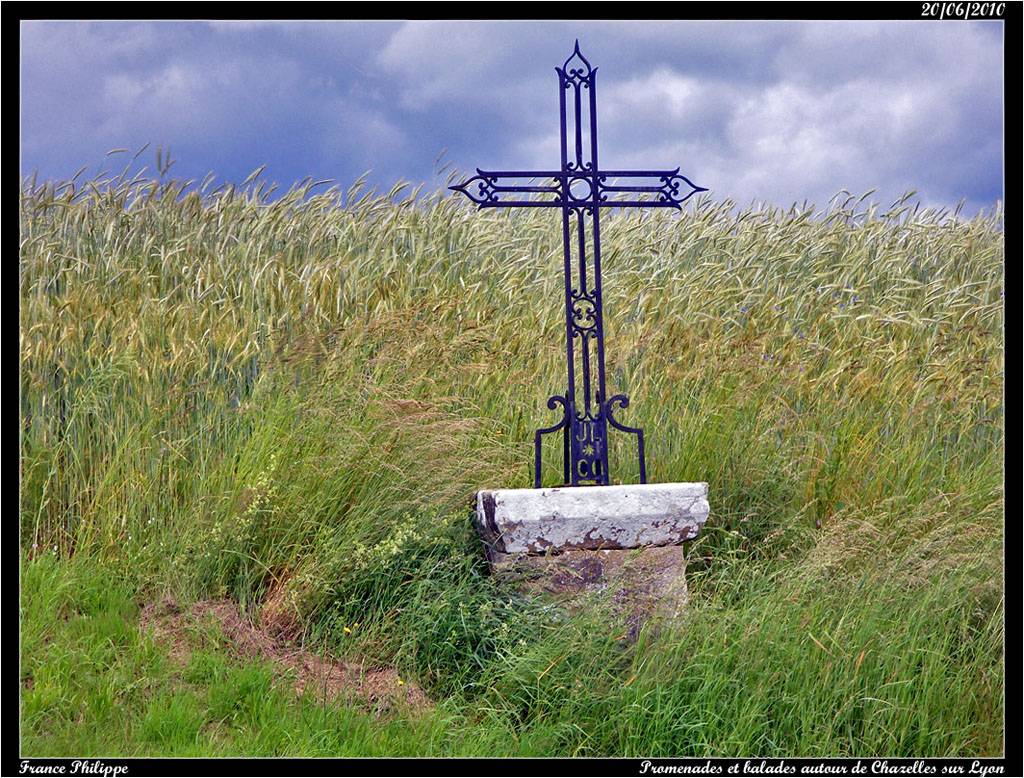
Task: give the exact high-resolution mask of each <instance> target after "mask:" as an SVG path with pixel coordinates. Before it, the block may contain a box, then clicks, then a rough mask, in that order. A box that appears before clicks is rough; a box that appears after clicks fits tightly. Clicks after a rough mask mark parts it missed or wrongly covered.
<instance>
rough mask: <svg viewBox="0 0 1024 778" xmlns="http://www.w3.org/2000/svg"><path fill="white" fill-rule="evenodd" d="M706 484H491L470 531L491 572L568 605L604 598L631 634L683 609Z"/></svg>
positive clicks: (704, 514)
mask: <svg viewBox="0 0 1024 778" xmlns="http://www.w3.org/2000/svg"><path fill="white" fill-rule="evenodd" d="M707 497H708V486H707V484H705V483H675V484H639V485H628V486H583V487H557V488H551V489H496V490H484V491H481V492H479V493H478V494H477V505H476V516H475V519H474V522H475V525H476V528H477V532H478V533H479V535H480V537H481V539H482V540H483V543H484V548H485V550H486V553H487V558H488V560H489V562H490V565H491V570H492V572H493V574H494V575H495V576H496V577H500V578H503V579H505V580H506V581H509V582H511V583H512V584H513V585H515V586H516V588H518V589H519V590H520V591H523V592H524V593H527V594H534V595H537V596H542V597H545V598H549V599H552V600H554V601H555V602H558V603H560V604H563V605H565V606H566V607H567V608H569V609H570V610H572V609H575V608H577V607H579V606H580V605H582V603H583V602H584V601H585V600H586V599H590V598H594V597H605V598H607V602H608V603H609V604H610V605H611V607H612V609H613V611H614V612H615V613H616V615H617V617H619V618H621V619H622V622H623V623H622V627H623V637H624V638H627V639H634V638H635V637H636V634H637V632H638V631H639V629H640V627H641V626H642V625H643V624H644V623H645V622H646V621H648V620H650V619H652V618H661V619H673V618H675V617H677V616H678V615H680V613H681V612H682V610H683V609H684V608H685V606H686V603H687V599H688V592H687V588H686V577H685V571H686V557H685V553H684V550H683V546H682V543H683V542H684V541H687V540H692V539H693V538H695V537H697V534H698V533H699V532H700V528H701V527H702V526H703V525H704V522H705V521H707V518H708V513H709V511H710V508H709V504H708V499H707Z"/></svg>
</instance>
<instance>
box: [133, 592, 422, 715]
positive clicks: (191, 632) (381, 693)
mask: <svg viewBox="0 0 1024 778" xmlns="http://www.w3.org/2000/svg"><path fill="white" fill-rule="evenodd" d="M140 621H141V624H142V627H143V629H144V630H147V631H149V632H151V633H152V634H153V636H154V637H155V638H156V639H157V640H158V641H159V642H161V643H163V644H164V645H166V646H167V649H168V652H169V654H170V657H171V659H172V661H174V662H175V663H177V664H180V665H185V664H186V663H187V662H188V659H189V656H190V655H191V653H192V649H193V645H194V643H195V635H196V632H197V630H201V629H202V628H203V627H204V626H209V625H210V624H215V625H217V626H219V627H220V630H221V632H222V633H223V635H224V638H225V640H226V642H227V648H228V650H229V652H230V653H232V654H233V655H235V656H236V657H238V658H242V659H248V660H256V661H269V662H271V663H272V664H273V665H275V667H277V668H278V669H279V670H280V674H281V678H282V680H287V681H288V682H290V683H291V686H292V688H293V689H294V690H295V692H296V693H297V694H302V693H303V692H306V691H308V692H309V693H310V694H312V695H313V696H314V697H316V698H317V699H319V700H322V701H324V702H333V701H335V700H338V701H342V702H347V703H351V704H357V705H360V706H362V707H365V708H367V709H369V710H371V711H373V712H374V713H377V714H384V713H389V712H393V711H394V712H397V711H402V712H406V713H413V714H415V713H419V712H422V711H425V710H428V709H429V708H431V707H432V704H431V702H430V699H429V698H428V697H427V695H426V693H425V692H424V691H423V690H422V689H421V688H420V687H419V686H417V685H416V684H414V683H411V682H410V681H405V680H403V679H402V678H401V677H400V676H399V674H398V672H397V671H396V670H395V669H394V668H391V667H365V666H364V665H362V664H356V663H351V662H342V661H340V660H337V659H334V658H332V657H329V656H327V655H323V654H318V653H315V652H313V651H310V650H308V649H306V648H304V647H302V646H298V645H294V644H293V643H292V642H291V641H289V640H286V639H284V638H283V637H281V636H279V633H278V634H276V635H275V634H272V633H271V632H269V631H267V630H263V629H260V628H259V627H256V626H254V625H253V624H252V623H251V622H250V621H249V620H248V619H246V618H245V616H243V615H242V614H241V613H239V612H238V608H237V607H236V606H235V604H234V603H233V602H231V601H230V600H202V601H200V602H197V603H195V604H193V605H192V606H191V607H188V608H183V607H181V606H180V605H179V604H178V603H177V601H176V600H174V599H173V598H170V597H165V598H164V599H162V600H160V601H158V602H152V603H148V604H146V605H145V606H144V607H143V608H142V613H141V617H140Z"/></svg>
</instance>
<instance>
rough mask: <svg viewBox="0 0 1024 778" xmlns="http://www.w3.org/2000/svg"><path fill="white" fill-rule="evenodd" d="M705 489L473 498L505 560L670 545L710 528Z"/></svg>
mask: <svg viewBox="0 0 1024 778" xmlns="http://www.w3.org/2000/svg"><path fill="white" fill-rule="evenodd" d="M709 511H710V506H709V505H708V485H707V484H706V483H678V484H631V485H622V486H575V487H571V486H563V487H555V488H551V489H492V490H484V491H480V492H478V493H477V498H476V526H477V531H478V532H479V533H480V535H481V537H482V538H483V540H484V542H485V543H487V544H488V546H489V547H490V548H491V549H492V550H493V551H497V552H499V553H503V554H515V553H530V554H542V553H544V552H546V551H547V550H549V549H553V550H562V549H569V548H585V549H607V548H638V547H641V546H667V545H672V544H675V543H680V542H682V541H684V540H692V539H693V538H695V537H697V533H698V532H700V528H701V527H702V526H703V525H704V522H705V521H707V518H708V513H709Z"/></svg>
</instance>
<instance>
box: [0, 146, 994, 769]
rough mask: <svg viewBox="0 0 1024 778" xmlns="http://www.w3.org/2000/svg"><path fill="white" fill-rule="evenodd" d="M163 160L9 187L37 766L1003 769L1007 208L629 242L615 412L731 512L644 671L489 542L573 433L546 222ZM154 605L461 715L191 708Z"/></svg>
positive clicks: (616, 338) (843, 202) (839, 207)
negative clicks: (223, 606) (148, 627)
mask: <svg viewBox="0 0 1024 778" xmlns="http://www.w3.org/2000/svg"><path fill="white" fill-rule="evenodd" d="M158 167H159V168H160V172H159V173H157V174H154V175H153V176H147V175H145V174H139V175H134V176H133V175H132V174H130V173H129V172H127V170H126V172H124V173H122V174H121V175H120V176H107V177H102V178H100V179H97V180H94V181H80V180H77V179H75V180H73V181H63V182H53V181H46V182H40V181H37V180H35V179H34V178H32V179H27V180H26V181H25V182H24V184H23V187H22V193H21V204H20V207H21V233H20V237H21V244H20V255H19V270H20V277H19V284H20V289H19V293H20V303H21V306H20V364H21V373H20V379H19V380H20V407H21V436H20V468H21V483H20V513H19V526H20V545H21V551H22V565H21V577H22V637H21V650H22V680H23V683H22V698H21V706H22V738H23V741H22V751H23V753H32V754H33V755H40V756H41V755H47V754H55V755H56V754H63V753H76V754H81V753H83V752H91V753H97V754H102V753H105V754H107V755H110V754H111V753H121V754H124V755H134V754H193V755H194V754H211V755H216V754H226V753H246V754H291V755H337V754H342V753H345V754H365V755H371V754H378V755H379V754H395V755H399V754H423V755H427V754H430V755H488V756H490V755H548V756H571V755H586V756H593V755H608V756H634V755H650V756H711V755H761V756H811V755H822V756H845V755H888V756H897V755H915V756H917V755H921V756H924V755H959V756H967V755H997V754H999V753H1001V752H1002V750H1003V724H1002V717H1003V660H1004V657H1003V626H1002V625H1003V609H1004V605H1003V487H1002V484H1003V469H1002V468H1003V446H1004V436H1003V369H1004V362H1003V291H1002V290H1003V261H1004V254H1003V239H1002V213H1001V211H1000V209H999V207H998V206H996V207H995V208H993V209H991V210H990V211H989V212H987V213H984V214H982V215H979V216H976V217H973V218H965V217H963V216H962V215H960V214H959V213H957V212H956V211H950V210H941V209H939V210H936V209H926V208H922V207H920V206H919V205H915V204H914V197H913V194H912V193H911V194H908V195H907V196H906V197H904V198H903V199H901V200H900V201H898V202H896V203H894V204H892V205H890V206H888V207H885V206H879V205H877V204H873V202H872V200H871V197H870V195H868V196H863V197H860V196H854V195H850V194H849V193H845V192H844V193H841V194H839V195H837V197H836V198H834V199H833V201H832V202H831V203H829V204H826V205H824V206H822V207H818V208H815V207H812V206H803V207H792V208H777V207H770V206H756V207H749V208H745V209H744V208H739V207H737V206H735V204H734V203H732V202H729V201H716V200H714V199H712V198H710V197H709V196H707V195H702V196H701V198H700V199H696V202H694V203H692V205H691V207H690V208H689V209H688V210H686V211H684V212H683V213H682V214H676V213H664V212H660V211H659V212H652V213H647V214H636V213H633V214H614V215H611V216H608V217H605V218H602V222H603V223H602V228H603V229H602V254H603V273H604V297H605V313H606V316H607V320H606V333H607V349H608V350H607V360H608V362H607V367H608V383H609V390H610V392H627V393H628V394H629V395H630V398H631V400H632V403H631V405H630V408H629V410H628V411H627V412H625V413H623V414H621V415H622V420H623V421H624V422H625V423H627V424H636V425H638V426H644V427H645V428H646V429H647V431H648V433H647V434H648V441H647V445H648V454H647V459H648V477H649V480H651V481H707V482H709V484H710V502H711V508H712V511H711V517H710V519H709V521H708V524H707V526H706V528H705V530H704V532H703V533H702V536H701V537H700V538H699V539H698V540H697V541H695V542H693V543H692V544H690V545H689V551H688V558H689V567H688V576H689V584H690V589H691V597H692V602H691V606H690V609H689V612H688V613H687V615H686V617H685V618H684V619H683V621H682V622H681V623H680V624H679V625H677V626H676V627H675V628H673V629H669V630H663V631H660V632H658V633H654V632H651V633H650V634H647V633H644V634H642V635H641V639H640V640H639V641H638V642H637V643H636V644H635V645H631V646H623V645H622V644H621V643H620V642H619V641H617V640H616V639H615V632H614V630H613V629H612V627H611V626H610V625H609V624H608V623H607V621H606V620H605V619H604V618H603V617H602V616H601V613H600V611H599V610H595V611H594V612H593V613H590V612H587V613H582V614H580V615H579V616H577V617H574V618H570V619H554V620H553V619H552V617H551V615H550V613H549V611H548V610H546V609H545V608H543V607H539V606H538V605H537V604H536V603H533V602H531V601H529V600H527V599H525V598H523V597H521V596H519V595H517V594H516V593H515V592H514V591H509V590H505V589H503V588H502V585H501V584H500V583H499V582H496V581H494V580H492V579H491V578H490V577H489V576H488V575H487V569H486V565H485V564H484V560H483V555H482V553H481V550H480V547H479V544H478V542H477V540H476V538H475V535H474V534H473V531H472V529H471V528H470V524H469V505H470V501H471V498H472V496H473V494H474V492H475V491H476V490H477V489H479V488H483V487H495V486H503V487H517V486H529V485H530V484H531V481H532V478H531V472H530V465H531V462H532V456H531V454H532V449H531V446H532V433H533V430H534V429H535V428H537V427H541V426H547V425H548V424H551V423H553V422H554V421H555V419H553V418H552V415H551V413H550V412H549V411H547V410H546V408H545V407H544V402H543V401H544V400H545V399H546V398H547V396H548V395H550V394H555V393H558V392H560V391H562V390H563V389H564V387H562V386H561V383H562V382H563V381H564V378H563V371H564V364H563V361H564V353H565V352H564V348H563V343H562V338H563V337H564V322H563V320H562V316H563V307H562V306H563V304H562V301H561V294H562V279H561V262H562V260H561V235H560V234H559V231H558V229H557V227H558V224H557V221H558V220H557V217H556V216H552V214H550V213H548V209H535V210H532V211H517V212H494V211H490V212H476V211H474V210H471V209H470V208H469V207H467V205H466V204H464V203H461V202H459V201H457V200H456V199H454V198H451V197H446V196H441V195H438V194H431V193H426V194H424V193H422V192H420V191H418V190H413V189H410V188H409V187H406V186H396V187H395V188H394V189H393V190H392V191H390V192H386V193H376V192H373V191H371V190H369V189H368V188H366V187H365V186H364V185H363V184H362V182H357V183H356V184H355V185H354V186H352V187H351V188H349V189H347V190H343V189H340V188H328V187H327V186H326V185H325V184H322V183H319V182H313V181H310V180H307V181H304V182H301V183H300V184H298V185H296V186H294V187H292V188H291V189H290V190H289V191H287V192H285V193H283V194H281V193H278V192H272V191H271V188H270V187H268V186H267V185H266V184H264V183H262V182H261V180H260V177H259V171H257V172H256V173H255V174H254V175H253V176H251V177H250V179H248V180H247V181H246V182H245V183H244V184H242V185H241V186H237V187H236V186H220V187H217V188H214V186H213V182H212V178H208V179H206V180H204V181H199V182H185V181H179V180H175V179H173V178H172V177H170V175H169V174H168V173H167V171H166V167H167V165H166V164H164V163H163V162H162V161H160V160H158ZM629 444H630V441H629V440H628V439H623V440H621V441H618V442H615V441H613V447H612V450H611V458H612V472H613V474H614V475H615V476H617V477H618V478H620V479H621V480H623V481H627V482H628V481H635V479H636V475H637V474H636V472H635V468H636V464H635V462H634V461H633V460H632V459H631V456H630V449H629ZM555 445H556V444H554V443H553V444H552V446H553V448H552V449H551V451H547V452H546V456H547V462H548V465H547V466H548V467H549V470H548V472H547V473H546V480H547V481H548V482H554V481H556V480H557V478H558V474H559V469H558V466H557V461H556V459H555V456H554V454H555V453H556V451H555V448H554V446H555ZM169 595H173V596H174V597H176V598H178V599H179V600H180V601H182V602H191V601H197V600H200V599H205V598H215V597H217V598H230V600H231V601H232V602H234V603H236V604H237V606H238V608H239V609H240V610H241V612H242V613H243V614H244V615H245V617H246V618H248V619H250V620H251V621H252V622H253V623H254V624H261V623H274V624H277V625H279V627H280V629H281V630H283V631H284V632H286V633H287V634H289V635H291V636H293V637H294V639H295V640H298V641H300V642H302V643H304V644H308V645H310V646H317V647H319V649H320V650H323V651H327V652H330V653H331V654H332V655H335V656H342V657H358V658H360V659H361V660H362V661H366V662H371V663H377V664H379V665H382V666H388V667H393V668H396V670H397V672H399V673H400V674H401V675H402V677H403V678H407V679H409V680H410V682H415V683H416V684H418V685H420V686H421V687H422V688H423V689H424V690H425V693H426V694H428V695H429V696H430V698H431V700H432V701H433V703H434V704H433V705H432V707H431V708H430V710H429V712H426V713H422V712H421V713H418V714H416V715H415V716H414V715H413V714H412V713H408V712H407V713H395V714H392V715H390V717H389V716H385V717H373V716H371V715H369V714H366V715H365V716H364V714H362V713H359V712H357V711H354V710H348V709H345V708H344V706H342V707H341V708H337V707H335V708H324V706H323V705H320V706H319V707H317V705H316V704H314V703H312V702H310V701H308V700H300V701H295V700H294V699H292V698H290V697H288V695H286V694H284V693H283V692H281V693H280V694H278V692H275V693H274V694H275V695H277V696H274V695H270V696H268V695H266V694H264V695H263V696H262V697H260V696H259V695H257V696H256V697H253V700H257V697H259V699H261V700H262V699H266V700H271V701H272V702H265V703H264V702H259V701H256V702H253V705H254V706H255V707H254V708H253V710H255V711H256V713H252V715H251V716H248V714H247V716H248V717H246V716H242V715H241V714H238V715H236V714H235V713H231V714H230V715H228V714H224V715H220V714H217V713H216V711H218V710H220V709H219V708H218V707H217V704H215V703H216V700H218V699H221V697H218V696H217V695H222V694H223V690H222V688H221V687H224V684H228V683H229V682H228V681H227V680H225V678H228V677H229V676H230V677H231V678H235V677H236V676H231V675H230V674H228V675H215V674H214V675H203V674H202V673H199V674H198V675H195V673H193V676H194V677H193V676H190V677H192V678H193V680H192V681H190V682H189V683H185V682H183V681H180V679H178V676H177V675H176V674H175V673H176V672H177V671H175V670H173V668H170V669H168V666H166V664H165V663H164V664H161V662H163V660H160V659H159V656H160V650H161V649H160V648H159V646H154V645H153V644H152V643H151V641H150V639H149V638H147V637H146V636H145V635H144V634H143V633H142V632H140V630H139V627H138V624H137V621H138V613H139V609H140V608H144V607H145V604H146V603H147V602H150V601H153V600H156V599H159V598H160V597H164V596H169ZM83 598H84V599H83ZM69 617H72V618H73V619H75V620H76V621H75V623H76V624H79V625H80V626H79V627H76V629H75V630H70V634H69V631H68V630H58V629H57V624H58V622H59V621H60V620H61V619H64V620H66V619H67V618H69ZM104 630H106V631H104ZM104 635H105V636H107V637H103V639H100V637H102V636H104ZM110 635H113V636H114V637H112V638H111V637H110ZM97 636H100V637H97ZM76 641H78V642H76ZM90 647H91V648H90ZM76 651H78V652H79V654H78V656H79V659H78V660H76V659H75V656H76V654H75V652H76ZM90 651H93V652H94V653H93V654H90V653H89V652H90ZM83 652H84V653H83ZM86 655H88V656H92V657H93V659H92V660H90V662H92V664H90V665H89V666H90V667H93V665H95V667H94V670H91V671H89V672H85V673H83V672H75V670H74V668H75V667H76V666H78V667H80V666H81V656H86ZM210 661H212V660H210ZM218 661H220V660H218ZM129 667H135V668H136V669H138V668H143V671H144V672H151V673H152V677H153V678H154V679H157V680H154V681H153V683H152V685H151V686H146V685H145V684H143V685H142V686H139V685H138V684H137V683H134V682H131V683H130V682H129V681H128V680H127V679H128V678H130V677H136V676H137V675H138V673H136V672H134V671H133V672H129V671H128V669H127V668H129ZM190 667H191V665H190ZM193 669H194V668H193ZM225 672H226V671H225ZM232 672H235V671H232ZM260 672H264V670H251V669H247V668H240V669H238V670H237V673H236V675H237V674H238V673H242V675H237V678H242V679H243V680H245V679H249V680H245V683H250V685H251V683H252V679H251V678H250V676H248V675H244V673H256V674H257V675H258V674H259V673H260ZM267 672H269V671H267ZM253 677H255V676H253ZM260 677H261V678H262V677H263V676H260ZM196 678H198V679H199V680H195V679H196ZM237 678H236V680H237ZM268 679H269V680H268ZM264 681H265V682H266V683H267V684H269V685H270V686H273V673H270V675H269V676H267V677H266V678H264ZM238 683H239V684H242V681H238ZM257 686H258V684H257ZM243 687H244V688H249V687H247V686H244V684H243V686H242V687H240V688H243ZM253 688H256V687H253ZM259 688H262V687H259ZM268 688H269V687H268ZM240 694H241V692H240ZM254 694H255V693H254ZM246 699H248V698H246ZM264 704H265V705H271V704H272V705H273V706H276V707H273V708H272V709H270V708H268V709H267V710H266V711H265V710H263V708H260V707H259V706H260V705H264ZM83 707H84V708H85V709H87V711H88V712H89V713H88V715H86V716H84V718H83V717H82V715H81V714H79V713H76V712H75V711H78V710H81V709H82V708H83ZM71 708H74V710H71ZM230 710H235V709H234V708H231V709H230ZM246 710H248V709H246ZM69 711H70V712H69ZM168 711H170V713H168ZM260 711H263V712H262V713H260ZM268 711H269V712H268ZM324 711H328V712H327V713H325V712H324ZM172 714H173V715H172ZM271 714H272V715H271ZM168 716H170V717H171V718H170V719H168V721H170V723H167V722H166V721H165V720H164V718H166V717H168ZM225 716H226V718H225ZM161 717H164V718H161ZM261 717H262V718H261ZM211 721H212V722H214V724H211ZM154 722H155V723H154ZM339 722H342V723H339ZM111 732H113V733H114V734H109V733H111ZM105 733H106V734H105ZM154 733H155V734H154ZM167 733H170V734H167Z"/></svg>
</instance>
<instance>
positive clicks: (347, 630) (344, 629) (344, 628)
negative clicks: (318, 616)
mask: <svg viewBox="0 0 1024 778" xmlns="http://www.w3.org/2000/svg"><path fill="white" fill-rule="evenodd" d="M341 629H342V632H344V633H345V634H346V635H351V634H352V630H350V629H349V628H348V627H342V628H341Z"/></svg>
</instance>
